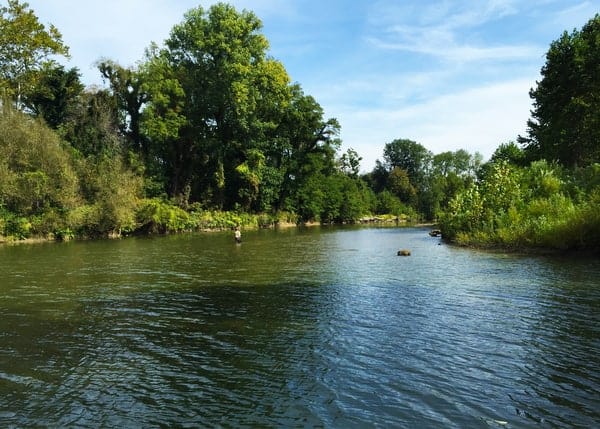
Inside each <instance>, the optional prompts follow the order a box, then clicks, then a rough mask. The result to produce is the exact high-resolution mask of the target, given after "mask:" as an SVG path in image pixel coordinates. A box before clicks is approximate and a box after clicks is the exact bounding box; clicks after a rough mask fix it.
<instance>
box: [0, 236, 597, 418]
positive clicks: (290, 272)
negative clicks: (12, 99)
mask: <svg viewBox="0 0 600 429" xmlns="http://www.w3.org/2000/svg"><path fill="white" fill-rule="evenodd" d="M242 239H243V242H242V244H236V243H235V242H234V240H233V234H232V233H204V234H202V233H198V234H189V235H174V236H166V237H153V238H128V239H123V240H108V241H89V242H69V243H48V244H35V245H28V244H26V245H17V246H6V245H5V246H1V247H0V273H1V274H0V314H1V316H0V346H1V347H0V424H1V426H2V427H77V428H88V427H89V428H97V427H109V428H110V427H114V428H117V427H118V428H123V427H125V428H128V427H144V428H149V427H190V428H192V427H194V428H195V427H336V428H338V427H339V428H364V427H375V428H391V427H397V428H414V427H432V428H433V427H443V428H471V427H473V428H479V427H481V428H489V427H492V428H527V427H532V428H539V427H542V428H546V427H547V428H558V427H561V428H562V427H598V424H599V423H600V263H599V261H598V259H593V258H590V257H556V256H554V257H547V256H545V257H543V256H523V255H510V254H502V253H489V252H479V251H473V250H469V249H463V248H457V247H452V246H447V245H444V244H441V243H440V241H439V239H437V238H432V237H429V235H428V234H427V230H426V229H423V228H358V227H335V228H333V227H332V228H325V227H322V228H319V227H315V228H306V229H302V228H298V229H296V228H291V229H283V230H279V231H273V230H261V231H243V236H242ZM401 248H407V249H410V250H411V256H408V257H401V256H397V255H396V252H397V250H399V249H401Z"/></svg>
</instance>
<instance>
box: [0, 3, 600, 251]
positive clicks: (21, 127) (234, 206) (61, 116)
mask: <svg viewBox="0 0 600 429" xmlns="http://www.w3.org/2000/svg"><path fill="white" fill-rule="evenodd" d="M0 13H1V15H0V54H1V55H0V90H1V95H2V101H1V109H0V110H1V112H0V239H1V238H6V237H13V238H18V239H20V238H27V237H30V236H42V237H55V238H58V239H68V238H71V237H96V236H110V235H121V234H123V233H165V232H177V231H188V230H197V229H205V228H209V229H213V228H232V227H234V226H236V225H251V226H255V227H260V226H269V225H273V224H277V223H281V222H289V223H300V222H308V221H316V222H321V223H352V222H357V221H359V220H363V219H369V220H373V219H380V220H381V219H395V220H413V221H417V220H427V221H433V220H439V223H440V226H441V228H442V230H443V233H444V236H445V238H446V239H448V240H452V241H455V242H458V243H462V244H478V245H490V246H496V245H501V246H504V247H510V246H514V247H531V246H539V247H545V248H547V247H553V248H559V249H566V248H598V247H600V246H599V243H600V237H599V236H598V231H600V215H599V213H600V165H599V164H598V162H599V161H600V160H599V154H600V149H599V145H600V143H599V141H600V140H599V135H598V130H599V129H600V126H599V123H598V118H600V113H599V112H600V105H599V104H598V94H599V93H600V89H599V88H600V87H599V79H600V70H598V64H600V61H598V52H600V51H599V50H598V49H599V48H598V40H600V18H599V17H598V16H596V17H595V18H593V19H592V20H591V21H590V22H589V23H588V24H587V25H586V26H584V28H583V29H582V30H581V31H574V32H573V33H572V34H567V33H565V34H563V36H562V37H561V38H560V39H559V40H558V41H556V42H553V43H552V45H551V47H550V50H549V52H548V55H547V57H546V58H547V63H546V65H545V66H544V68H543V69H542V77H543V79H542V80H541V81H540V82H539V83H538V86H537V88H536V89H532V90H531V93H530V95H531V97H532V98H533V99H534V111H533V112H532V119H531V120H530V121H529V123H528V125H529V135H528V136H527V137H520V138H519V142H520V143H521V144H522V147H519V145H517V144H515V143H513V142H508V143H503V144H501V145H500V146H499V147H498V149H497V150H496V152H495V153H494V155H493V156H492V158H491V159H490V161H489V162H487V163H483V159H482V156H481V155H480V154H478V153H475V154H470V153H468V152H467V151H465V150H457V151H447V152H443V153H439V154H433V153H432V152H430V151H429V150H428V149H426V148H425V147H424V146H423V145H421V144H419V143H417V142H416V141H413V140H409V139H396V140H393V141H391V142H388V143H386V144H385V145H384V147H383V157H382V160H381V161H377V163H376V166H375V168H374V169H373V171H371V172H370V173H368V174H364V175H362V176H361V175H360V161H361V157H360V155H359V154H358V153H357V152H356V151H354V150H353V149H349V150H347V151H346V152H345V153H342V154H340V153H339V149H340V145H341V141H340V140H339V138H338V136H339V131H340V125H339V124H338V122H337V120H336V119H334V118H329V119H327V118H324V112H323V109H322V108H321V106H320V105H319V103H318V102H317V101H316V99H315V98H314V97H312V96H310V95H307V94H305V93H304V91H303V90H302V88H301V86H300V85H299V84H298V83H292V82H290V78H289V76H288V74H287V72H286V70H285V68H284V66H283V65H282V64H281V63H280V62H279V61H277V60H276V59H274V58H272V57H270V56H269V55H268V48H269V44H268V41H267V40H266V38H265V37H264V35H263V34H262V33H261V32H260V30H261V26H262V24H261V22H260V20H259V19H258V18H257V17H256V16H255V15H254V14H253V13H252V12H248V11H245V10H244V11H242V12H238V11H237V10H235V9H234V8H233V7H232V6H230V5H227V4H223V3H219V4H216V5H214V6H212V7H210V8H209V9H203V8H202V7H198V8H195V9H192V10H190V11H189V12H188V13H186V14H185V16H184V19H183V21H182V22H181V23H180V24H177V25H175V26H174V27H173V29H172V31H171V33H170V36H169V37H168V38H167V40H166V41H165V42H164V45H163V46H159V45H157V44H154V43H152V44H151V45H150V46H149V48H148V49H147V52H146V55H145V57H144V58H143V59H142V60H141V61H140V62H139V63H138V64H137V66H136V67H123V66H121V65H119V64H118V62H116V61H114V60H111V59H102V60H100V61H99V62H98V71H99V73H100V75H101V76H102V77H103V79H104V81H105V83H106V87H105V88H87V89H86V88H84V86H83V85H82V83H81V81H80V75H79V71H78V70H77V69H70V70H67V69H65V68H64V67H63V66H61V65H60V64H58V63H56V62H55V61H54V60H51V59H50V58H51V57H53V58H56V56H60V55H67V54H68V48H67V47H66V46H65V45H64V44H63V42H62V39H61V35H60V33H59V32H58V30H57V29H56V28H54V27H52V26H50V27H49V28H48V29H47V28H46V27H44V26H43V25H42V24H40V23H39V21H38V19H37V17H36V16H35V15H34V13H33V11H31V10H30V9H29V8H28V5H27V4H26V3H20V2H19V1H18V0H9V1H8V5H7V6H4V7H0Z"/></svg>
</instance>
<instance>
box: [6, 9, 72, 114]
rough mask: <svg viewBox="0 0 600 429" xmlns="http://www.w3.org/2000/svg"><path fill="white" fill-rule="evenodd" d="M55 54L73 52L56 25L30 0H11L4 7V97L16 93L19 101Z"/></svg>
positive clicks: (64, 54)
mask: <svg viewBox="0 0 600 429" xmlns="http://www.w3.org/2000/svg"><path fill="white" fill-rule="evenodd" d="M54 55H62V56H65V57H68V55H69V49H68V47H67V46H65V45H64V44H63V41H62V35H61V34H60V32H59V31H58V29H57V28H56V27H54V26H53V25H50V26H49V27H48V29H46V27H45V26H44V25H43V24H42V23H40V22H39V20H38V18H37V17H36V16H35V14H34V12H33V11H32V10H31V9H29V4H27V3H21V2H20V1H19V0H8V6H2V7H0V87H4V94H2V96H3V97H10V98H12V97H14V98H16V100H17V104H19V102H20V97H21V93H22V92H23V91H24V90H27V89H29V87H30V86H32V85H33V83H34V82H35V78H36V72H37V71H38V70H39V69H40V68H41V67H42V65H43V64H45V63H47V62H49V61H50V57H52V56H54ZM19 107H20V106H19Z"/></svg>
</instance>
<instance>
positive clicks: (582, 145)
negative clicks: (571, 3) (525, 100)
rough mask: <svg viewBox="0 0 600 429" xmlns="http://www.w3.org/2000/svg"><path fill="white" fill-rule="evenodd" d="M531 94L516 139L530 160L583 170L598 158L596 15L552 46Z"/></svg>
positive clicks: (599, 26) (599, 21) (599, 32)
mask: <svg viewBox="0 0 600 429" xmlns="http://www.w3.org/2000/svg"><path fill="white" fill-rule="evenodd" d="M541 75H542V79H541V81H539V82H538V83H537V87H536V88H534V89H532V90H531V91H530V97H531V98H532V99H533V111H532V112H531V113H532V118H531V119H530V120H529V121H528V123H527V124H528V134H529V136H528V137H527V138H522V137H521V138H520V141H521V143H523V144H524V145H525V150H526V152H527V154H528V156H529V157H530V158H531V159H546V160H548V161H558V162H560V163H561V164H563V165H566V166H586V165H589V164H591V163H594V162H598V161H599V160H600V15H596V16H595V17H594V18H592V19H591V20H590V21H589V22H588V23H587V24H585V25H584V26H583V28H582V29H581V30H580V31H579V30H573V32H572V33H570V34H569V33H567V32H564V33H563V34H562V36H561V37H560V38H559V39H558V40H555V41H554V42H552V44H551V45H550V49H549V50H548V52H547V54H546V63H545V65H544V66H543V67H542V70H541Z"/></svg>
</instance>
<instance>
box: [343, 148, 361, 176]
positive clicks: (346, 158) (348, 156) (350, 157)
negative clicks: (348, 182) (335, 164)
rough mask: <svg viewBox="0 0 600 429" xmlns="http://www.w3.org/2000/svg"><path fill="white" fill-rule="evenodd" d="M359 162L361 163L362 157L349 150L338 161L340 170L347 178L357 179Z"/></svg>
mask: <svg viewBox="0 0 600 429" xmlns="http://www.w3.org/2000/svg"><path fill="white" fill-rule="evenodd" d="M360 161H362V157H361V156H360V155H359V154H358V152H356V151H355V150H354V149H352V148H350V149H348V150H347V151H346V153H344V154H342V156H341V157H340V159H339V166H340V170H341V171H342V172H343V173H344V174H346V175H348V176H351V177H358V173H359V172H360Z"/></svg>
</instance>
